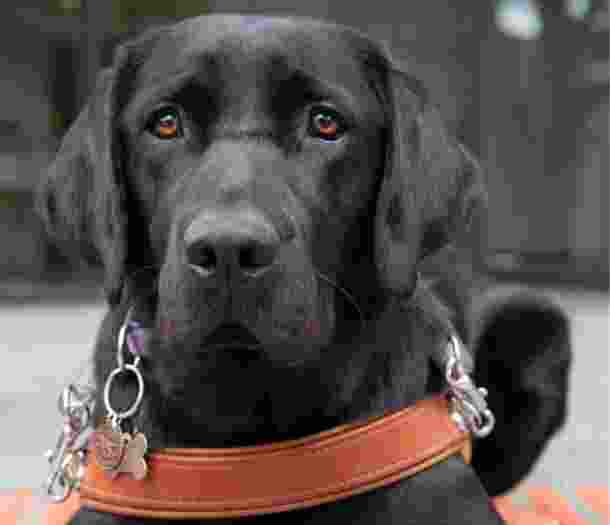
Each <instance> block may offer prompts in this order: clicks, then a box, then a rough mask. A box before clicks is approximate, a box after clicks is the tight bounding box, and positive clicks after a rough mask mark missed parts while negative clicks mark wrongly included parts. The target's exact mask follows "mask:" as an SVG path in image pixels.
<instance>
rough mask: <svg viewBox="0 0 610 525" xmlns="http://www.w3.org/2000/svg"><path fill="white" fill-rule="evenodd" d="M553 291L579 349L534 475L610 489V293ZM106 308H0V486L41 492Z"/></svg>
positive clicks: (566, 484) (91, 305)
mask: <svg viewBox="0 0 610 525" xmlns="http://www.w3.org/2000/svg"><path fill="white" fill-rule="evenodd" d="M549 294H550V295H551V296H553V297H555V298H556V300H557V301H558V302H559V304H561V305H563V306H564V308H566V310H567V311H568V313H569V315H570V317H571V319H572V322H573V326H572V329H573V342H574V348H575V362H574V373H573V377H572V392H571V397H570V404H569V410H570V413H569V418H568V424H567V425H566V428H565V429H564V430H563V432H562V433H561V435H560V436H559V437H557V438H556V439H555V440H554V441H553V442H552V443H551V445H550V446H549V447H548V449H547V451H546V452H545V455H544V457H543V459H542V461H541V462H540V463H539V464H538V466H537V467H536V469H535V470H534V472H533V473H532V475H531V476H530V478H529V481H531V482H532V483H543V484H546V485H549V484H550V485H554V486H556V487H558V488H562V487H566V488H567V489H568V490H570V489H573V488H574V487H575V486H578V485H583V484H589V483H591V484H597V485H600V484H601V485H606V486H610V474H609V471H610V464H609V450H608V449H609V445H608V443H609V440H610V432H609V408H608V405H609V401H610V383H609V380H608V376H609V359H608V353H609V347H610V337H609V334H608V329H609V328H608V327H609V321H610V313H609V304H610V303H609V298H608V295H603V294H596V293H585V292H563V291H562V292H556V291H550V292H549ZM102 314H103V305H102V304H101V303H98V302H95V301H90V302H86V303H83V304H74V303H72V304H69V303H65V302H64V303H59V304H53V303H48V304H38V305H36V304H26V305H10V304H3V305H0V359H1V360H2V361H1V364H0V467H1V471H2V476H0V489H8V488H16V487H37V486H39V485H40V483H41V481H42V480H43V478H44V476H45V473H46V464H45V460H44V459H43V456H42V453H43V452H44V451H45V450H46V449H48V448H50V447H51V446H53V444H54V441H55V439H56V433H57V432H58V430H59V424H60V419H59V417H58V415H57V412H56V409H55V403H56V398H57V394H58V392H59V391H60V389H61V388H62V387H63V386H64V384H65V383H66V382H67V381H68V380H70V379H71V378H72V377H73V376H74V375H75V374H78V372H79V370H80V371H82V370H83V369H86V368H87V365H88V364H89V361H90V355H91V348H92V345H93V341H94V337H95V333H96V330H97V326H98V323H99V321H100V319H101V317H102Z"/></svg>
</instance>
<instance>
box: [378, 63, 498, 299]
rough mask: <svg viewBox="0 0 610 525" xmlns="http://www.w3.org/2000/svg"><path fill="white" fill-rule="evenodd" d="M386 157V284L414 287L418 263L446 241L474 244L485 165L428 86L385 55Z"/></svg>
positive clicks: (381, 203) (381, 219)
mask: <svg viewBox="0 0 610 525" xmlns="http://www.w3.org/2000/svg"><path fill="white" fill-rule="evenodd" d="M384 69H385V74H384V75H383V76H384V77H385V81H384V85H383V98H384V102H385V106H386V107H387V120H388V123H389V126H388V137H387V146H386V164H385V169H384V174H383V180H382V182H381V187H380V190H379V196H378V201H377V210H376V225H375V229H376V231H375V234H376V247H375V250H376V260H377V265H378V267H379V268H380V272H381V278H382V281H383V282H384V284H385V285H386V286H387V287H388V288H390V289H392V290H396V291H405V290H410V289H411V287H412V286H413V283H414V281H415V276H416V272H417V269H418V265H419V263H420V262H421V261H422V260H423V259H424V258H426V257H427V256H429V255H431V254H434V253H436V252H437V251H439V250H440V249H441V248H443V247H444V246H446V245H447V244H448V243H450V242H451V243H455V244H456V245H460V246H462V247H469V248H470V247H473V246H474V245H475V244H476V239H477V237H478V235H479V233H480V232H479V231H477V228H478V227H479V226H480V224H481V223H482V222H484V221H483V214H484V213H485V210H486V200H485V193H484V190H483V185H482V174H481V170H480V168H479V166H478V164H477V162H476V161H475V159H474V158H473V156H472V155H471V154H470V153H469V152H468V151H467V150H466V149H465V148H464V147H463V146H462V145H461V144H459V143H458V142H457V140H455V139H453V138H452V137H451V136H450V135H449V134H448V132H447V131H446V128H445V126H444V124H443V121H442V119H441V117H440V114H439V112H438V110H437V109H436V108H435V107H434V106H433V105H431V104H430V103H429V101H428V96H427V93H426V91H425V89H424V88H423V86H422V85H421V84H420V83H419V82H418V81H417V80H416V79H414V78H413V77H412V76H410V75H409V74H408V73H406V72H405V71H404V70H402V69H401V68H400V67H398V66H396V65H394V63H393V62H392V61H390V60H389V59H388V60H387V63H386V66H385V68H384Z"/></svg>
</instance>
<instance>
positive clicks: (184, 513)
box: [80, 395, 471, 519]
mask: <svg viewBox="0 0 610 525" xmlns="http://www.w3.org/2000/svg"><path fill="white" fill-rule="evenodd" d="M470 447H471V443H470V434H469V433H468V432H466V431H463V430H461V429H460V428H458V426H457V425H456V423H454V421H453V420H452V418H451V414H450V406H449V402H448V400H447V398H446V396H444V395H443V396H438V397H435V398H432V399H427V400H423V401H420V402H418V403H416V404H415V405H414V406H412V407H408V408H405V409H403V410H401V411H399V412H395V413H392V414H389V415H386V416H382V417H378V418H375V419H372V420H370V421H368V422H365V423H353V424H348V425H343V426H340V427H337V428H335V429H332V430H329V431H325V432H321V433H319V434H316V435H313V436H309V437H306V438H303V439H299V440H295V441H287V442H280V443H274V444H269V445H261V446H253V447H242V448H228V449H163V450H161V451H159V452H155V453H151V454H149V455H148V458H147V463H148V468H149V471H148V475H147V477H146V478H145V479H144V480H141V481H137V480H134V479H132V478H131V477H130V476H119V477H118V478H116V479H114V480H111V479H109V478H108V476H107V473H106V471H104V470H103V469H102V468H101V467H100V466H99V465H97V463H96V462H95V461H94V460H92V461H90V462H89V465H88V466H87V470H86V473H85V478H84V479H83V481H82V483H81V486H80V501H81V504H82V505H83V506H84V507H89V508H93V509H96V510H99V511H105V512H111V513H115V514H119V515H123V516H133V517H139V518H165V519H206V518H230V517H241V516H255V515H260V514H267V513H275V512H282V511H287V510H293V509H303V508H307V507H313V506H316V505H320V504H322V503H328V502H332V501H337V500H340V499H343V498H346V497H349V496H352V495H355V494H360V493H362V492H366V491H369V490H372V489H375V488H379V487H382V486H385V485H388V484H390V483H394V482H396V481H398V480H401V479H404V478H407V477H410V476H413V475H415V474H417V473H418V472H420V471H422V470H424V469H426V468H429V467H430V466H432V465H434V464H436V463H439V462H441V461H443V460H445V459H446V458H448V457H449V456H451V455H454V454H457V453H461V454H462V455H463V456H464V459H465V461H466V462H469V461H470V453H471V448H470Z"/></svg>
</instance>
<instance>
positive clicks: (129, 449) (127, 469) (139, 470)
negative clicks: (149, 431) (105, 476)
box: [110, 432, 148, 480]
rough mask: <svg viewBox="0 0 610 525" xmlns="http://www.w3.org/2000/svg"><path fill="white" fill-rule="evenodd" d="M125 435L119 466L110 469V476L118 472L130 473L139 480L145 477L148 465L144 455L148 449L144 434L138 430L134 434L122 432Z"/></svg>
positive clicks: (113, 476) (115, 475)
mask: <svg viewBox="0 0 610 525" xmlns="http://www.w3.org/2000/svg"><path fill="white" fill-rule="evenodd" d="M123 436H125V437H126V448H125V454H124V455H123V459H122V461H121V463H120V464H119V466H118V467H117V468H116V469H112V470H111V471H110V477H111V478H112V479H114V478H116V477H117V476H118V475H119V474H123V473H124V474H131V476H133V478H134V479H137V480H141V479H144V478H145V477H146V474H147V472H148V466H147V465H146V460H145V459H144V455H145V454H146V451H147V450H148V443H147V441H146V436H145V435H144V434H142V433H141V432H138V433H137V434H136V435H135V436H133V437H132V436H130V435H129V434H123Z"/></svg>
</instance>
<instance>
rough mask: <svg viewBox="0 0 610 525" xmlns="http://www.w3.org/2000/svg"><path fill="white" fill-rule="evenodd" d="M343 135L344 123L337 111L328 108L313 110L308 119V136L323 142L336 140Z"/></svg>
mask: <svg viewBox="0 0 610 525" xmlns="http://www.w3.org/2000/svg"><path fill="white" fill-rule="evenodd" d="M343 133H345V123H344V121H343V118H342V117H341V115H339V113H337V111H335V110H334V109H332V108H328V107H316V108H313V109H312V111H311V113H310V117H309V134H310V135H311V136H312V137H317V138H320V139H323V140H331V141H332V140H338V139H339V138H340V137H341V136H342V135H343Z"/></svg>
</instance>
